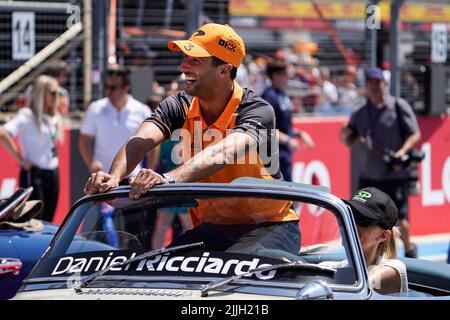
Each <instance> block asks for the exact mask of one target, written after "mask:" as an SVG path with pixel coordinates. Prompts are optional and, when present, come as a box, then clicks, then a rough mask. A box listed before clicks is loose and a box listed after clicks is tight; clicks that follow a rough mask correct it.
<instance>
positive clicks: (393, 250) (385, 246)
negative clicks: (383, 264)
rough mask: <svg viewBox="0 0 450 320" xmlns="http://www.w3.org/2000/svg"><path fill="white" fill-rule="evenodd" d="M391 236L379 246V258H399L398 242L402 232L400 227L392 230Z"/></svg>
mask: <svg viewBox="0 0 450 320" xmlns="http://www.w3.org/2000/svg"><path fill="white" fill-rule="evenodd" d="M390 231H391V236H390V238H389V239H388V240H386V241H383V242H382V243H380V244H379V245H378V249H377V257H378V258H385V259H394V258H397V241H396V239H397V238H399V237H400V231H399V229H398V227H393V228H392V229H391V230H390Z"/></svg>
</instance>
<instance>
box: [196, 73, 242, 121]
mask: <svg viewBox="0 0 450 320" xmlns="http://www.w3.org/2000/svg"><path fill="white" fill-rule="evenodd" d="M233 91H234V81H233V82H231V83H227V85H225V86H221V87H216V88H215V90H213V91H212V92H210V93H209V94H207V95H205V97H202V98H200V97H199V98H198V100H199V104H200V109H201V111H202V115H203V119H204V120H205V122H206V124H207V125H208V126H209V125H211V124H213V123H214V122H216V121H217V119H219V117H220V115H221V114H222V113H223V111H224V110H225V108H226V106H227V105H228V102H229V101H230V99H231V97H232V95H233Z"/></svg>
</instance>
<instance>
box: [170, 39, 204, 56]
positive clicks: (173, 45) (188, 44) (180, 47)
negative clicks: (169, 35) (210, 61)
mask: <svg viewBox="0 0 450 320" xmlns="http://www.w3.org/2000/svg"><path fill="white" fill-rule="evenodd" d="M167 48H169V50H170V51H181V52H183V53H184V54H186V55H188V56H190V57H195V58H206V57H212V55H211V54H210V53H209V52H208V51H206V49H205V48H203V47H202V46H200V45H199V44H197V43H195V42H193V41H190V40H177V41H169V42H167Z"/></svg>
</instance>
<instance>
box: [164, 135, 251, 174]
mask: <svg viewBox="0 0 450 320" xmlns="http://www.w3.org/2000/svg"><path fill="white" fill-rule="evenodd" d="M227 139H228V140H227ZM227 139H224V140H222V141H220V142H219V143H217V144H215V145H213V146H209V147H207V148H206V149H205V150H203V151H202V152H199V153H198V154H196V155H195V156H194V157H192V158H191V159H190V160H188V161H187V162H186V163H185V164H183V165H181V166H179V167H177V168H176V169H174V170H172V171H171V172H169V173H168V174H170V175H171V176H173V177H174V178H175V181H176V182H195V181H198V180H200V179H203V178H206V177H208V176H210V175H211V174H213V173H214V172H216V171H218V170H220V169H222V168H223V167H225V166H226V165H227V164H231V163H233V161H236V160H237V159H239V158H240V157H242V156H245V154H246V153H247V152H250V151H254V149H255V148H256V142H255V141H254V140H253V139H252V138H251V137H250V136H248V135H246V134H243V133H241V134H238V135H236V134H235V135H234V136H233V135H230V136H229V138H227Z"/></svg>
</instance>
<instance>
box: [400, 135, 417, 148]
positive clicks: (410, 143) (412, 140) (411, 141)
mask: <svg viewBox="0 0 450 320" xmlns="http://www.w3.org/2000/svg"><path fill="white" fill-rule="evenodd" d="M419 141H420V132H419V131H418V132H415V133H413V134H412V135H410V136H409V137H408V139H406V141H405V143H403V146H402V147H401V148H400V150H402V151H404V152H405V153H408V152H409V151H410V150H411V149H412V148H414V147H415V146H416V144H417V143H418V142H419Z"/></svg>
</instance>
